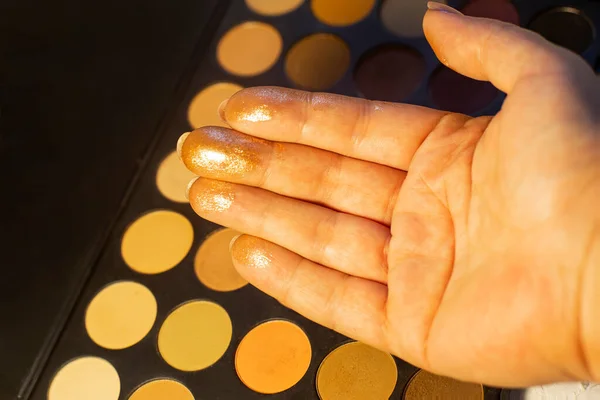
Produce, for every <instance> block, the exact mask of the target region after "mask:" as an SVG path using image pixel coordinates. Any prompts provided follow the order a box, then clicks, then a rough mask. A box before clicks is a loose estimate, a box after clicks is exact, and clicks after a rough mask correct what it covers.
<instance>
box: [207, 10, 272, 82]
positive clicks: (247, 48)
mask: <svg viewBox="0 0 600 400" xmlns="http://www.w3.org/2000/svg"><path fill="white" fill-rule="evenodd" d="M282 47H283V41H282V38H281V35H280V34H279V32H278V31H277V29H275V28H274V27H272V26H271V25H269V24H266V23H264V22H255V21H251V22H244V23H242V24H240V25H237V26H235V27H233V28H231V29H230V30H229V31H228V32H227V33H226V34H225V35H224V36H223V37H222V38H221V40H220V41H219V44H218V46H217V59H218V60H219V63H220V64H221V66H222V67H223V68H224V69H225V70H226V71H227V72H229V73H231V74H234V75H239V76H254V75H259V74H262V73H263V72H266V71H267V70H268V69H270V68H271V67H272V66H273V65H274V64H275V63H276V62H277V59H279V56H280V54H281V49H282Z"/></svg>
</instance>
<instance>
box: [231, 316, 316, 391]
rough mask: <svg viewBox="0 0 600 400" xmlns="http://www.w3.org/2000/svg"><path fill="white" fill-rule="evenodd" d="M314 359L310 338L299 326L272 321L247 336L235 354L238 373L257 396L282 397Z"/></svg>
mask: <svg viewBox="0 0 600 400" xmlns="http://www.w3.org/2000/svg"><path fill="white" fill-rule="evenodd" d="M311 357H312V348H311V345H310V341H309V339H308V336H306V333H304V331H303V330H302V329H301V328H300V327H299V326H298V325H296V324H294V323H292V322H289V321H284V320H272V321H267V322H264V323H262V324H260V325H258V326H256V327H255V328H253V329H252V330H251V331H250V332H248V333H247V334H246V336H244V338H243V339H242V341H241V342H240V345H239V346H238V348H237V351H236V353H235V370H236V372H237V374H238V377H239V378H240V380H241V381H242V382H243V383H244V384H245V385H246V386H248V387H249V388H250V389H252V390H254V391H255V392H258V393H264V394H273V393H279V392H283V391H284V390H287V389H289V388H291V387H292V386H294V385H295V384H296V383H298V382H299V381H300V379H302V377H303V376H304V374H306V371H307V370H308V367H309V365H310V360H311Z"/></svg>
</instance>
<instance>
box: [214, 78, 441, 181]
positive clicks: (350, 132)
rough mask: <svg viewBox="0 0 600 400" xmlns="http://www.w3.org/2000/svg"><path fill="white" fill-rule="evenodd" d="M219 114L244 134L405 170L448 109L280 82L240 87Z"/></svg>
mask: <svg viewBox="0 0 600 400" xmlns="http://www.w3.org/2000/svg"><path fill="white" fill-rule="evenodd" d="M220 112H221V116H222V118H223V119H224V120H225V121H226V122H227V123H228V124H229V125H230V126H231V127H232V128H233V129H236V130H238V131H241V132H244V133H246V134H248V135H252V136H256V137H261V138H264V139H269V140H275V141H280V142H291V143H301V144H304V145H308V146H312V147H318V148H321V149H324V150H328V151H332V152H335V153H338V154H342V155H345V156H348V157H353V158H358V159H361V160H365V161H371V162H376V163H378V164H383V165H387V166H390V167H393V168H398V169H402V170H408V166H409V164H410V161H411V160H412V157H413V155H414V154H415V152H416V151H417V149H418V148H419V146H420V145H421V143H423V141H424V140H425V138H426V137H427V135H428V134H429V133H430V132H431V131H432V130H433V129H434V128H435V126H436V125H437V124H438V122H439V121H440V120H441V119H442V117H443V116H444V115H446V114H447V113H445V112H442V111H437V110H432V109H428V108H424V107H419V106H414V105H408V104H396V103H387V102H382V101H370V100H365V99H358V98H352V97H346V96H340V95H335V94H329V93H311V92H304V91H300V90H293V89H286V88H278V87H254V88H248V89H244V90H241V91H239V92H237V93H236V94H234V95H233V96H232V97H231V98H230V99H229V101H228V102H227V103H226V104H225V105H222V106H221V109H220Z"/></svg>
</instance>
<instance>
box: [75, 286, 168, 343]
mask: <svg viewBox="0 0 600 400" xmlns="http://www.w3.org/2000/svg"><path fill="white" fill-rule="evenodd" d="M156 311H157V305H156V299H155V298H154V295H153V294H152V292H151V291H150V290H149V289H148V288H146V287H145V286H144V285H141V284H139V283H136V282H130V281H123V282H116V283H112V284H110V285H109V286H107V287H105V288H104V289H102V290H101V291H100V292H99V293H98V294H97V295H96V297H94V298H93V299H92V301H91V302H90V304H89V306H88V308H87V311H86V313H85V328H86V330H87V332H88V334H89V336H90V338H91V339H92V340H93V341H94V342H95V343H96V344H97V345H98V346H101V347H104V348H106V349H111V350H117V349H124V348H127V347H130V346H133V345H134V344H136V343H137V342H139V341H140V340H142V339H143V338H144V337H145V336H146V335H147V334H148V332H150V329H151V328H152V325H154V321H155V319H156Z"/></svg>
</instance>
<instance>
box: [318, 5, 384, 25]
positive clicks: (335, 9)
mask: <svg viewBox="0 0 600 400" xmlns="http://www.w3.org/2000/svg"><path fill="white" fill-rule="evenodd" d="M311 5H312V11H313V13H314V15H315V17H316V18H317V19H319V20H320V21H322V22H324V23H326V24H328V25H332V26H348V25H352V24H355V23H357V22H359V21H360V20H362V19H364V18H365V17H366V16H367V15H369V13H370V12H371V10H372V9H373V6H374V5H375V0H312V3H311Z"/></svg>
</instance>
